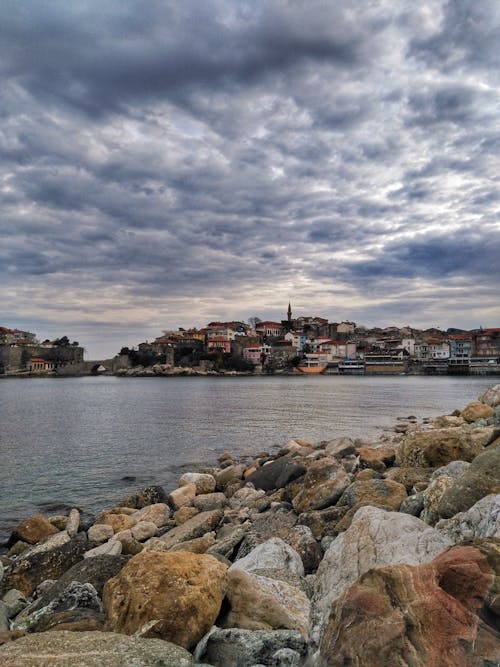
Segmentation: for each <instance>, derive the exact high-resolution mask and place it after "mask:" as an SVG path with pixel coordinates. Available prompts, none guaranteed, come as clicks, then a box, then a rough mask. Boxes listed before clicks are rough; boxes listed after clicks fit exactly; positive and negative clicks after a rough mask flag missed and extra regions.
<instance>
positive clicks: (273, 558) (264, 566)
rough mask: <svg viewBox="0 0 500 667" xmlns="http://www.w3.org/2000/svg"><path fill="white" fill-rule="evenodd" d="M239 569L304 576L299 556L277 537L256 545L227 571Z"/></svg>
mask: <svg viewBox="0 0 500 667" xmlns="http://www.w3.org/2000/svg"><path fill="white" fill-rule="evenodd" d="M235 569H240V570H246V571H247V572H255V571H256V570H284V571H286V572H292V573H293V574H298V575H299V576H301V577H303V576H304V565H303V564H302V559H301V557H300V556H299V554H298V553H297V552H296V551H295V549H292V547H291V546H290V545H288V544H287V543H286V542H284V541H283V540H282V539H281V538H279V537H272V538H271V539H269V540H266V541H265V542H262V544H259V545H257V546H256V547H255V548H254V549H252V551H250V553H248V554H247V555H246V556H244V557H243V558H240V559H238V560H237V561H235V562H234V563H233V564H232V565H231V567H230V568H229V571H231V570H235Z"/></svg>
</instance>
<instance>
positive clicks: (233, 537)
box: [207, 521, 250, 559]
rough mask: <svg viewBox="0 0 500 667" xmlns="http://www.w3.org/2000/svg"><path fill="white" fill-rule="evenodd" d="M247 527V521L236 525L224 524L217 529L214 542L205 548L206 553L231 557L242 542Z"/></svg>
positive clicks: (248, 525)
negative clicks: (217, 532) (221, 527)
mask: <svg viewBox="0 0 500 667" xmlns="http://www.w3.org/2000/svg"><path fill="white" fill-rule="evenodd" d="M249 527H250V522H249V521H247V522H246V523H244V524H240V525H236V526H234V525H231V526H224V527H223V529H220V530H219V534H218V535H217V541H216V542H215V544H214V545H213V546H212V547H209V548H208V549H207V553H209V554H212V555H214V556H215V555H220V556H224V557H225V558H228V559H232V558H233V556H234V553H235V552H236V550H237V549H238V547H239V546H240V544H241V543H242V541H243V539H244V537H245V535H246V533H247V531H248V529H249ZM224 529H225V530H224Z"/></svg>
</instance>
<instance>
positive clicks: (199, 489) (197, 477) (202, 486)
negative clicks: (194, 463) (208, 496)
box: [179, 472, 215, 495]
mask: <svg viewBox="0 0 500 667" xmlns="http://www.w3.org/2000/svg"><path fill="white" fill-rule="evenodd" d="M186 484H194V485H195V487H196V495H200V494H204V493H212V492H213V491H215V477H214V476H213V475H209V474H206V473H200V472H186V473H184V475H182V477H181V478H180V480H179V486H185V485H186Z"/></svg>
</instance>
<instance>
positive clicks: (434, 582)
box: [320, 547, 500, 667]
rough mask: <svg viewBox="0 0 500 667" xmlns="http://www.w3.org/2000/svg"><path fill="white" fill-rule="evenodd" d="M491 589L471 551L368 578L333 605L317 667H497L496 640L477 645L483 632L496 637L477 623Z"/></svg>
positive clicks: (489, 576)
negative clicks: (494, 666) (485, 666)
mask: <svg viewBox="0 0 500 667" xmlns="http://www.w3.org/2000/svg"><path fill="white" fill-rule="evenodd" d="M493 581H494V573H493V572H492V569H491V567H490V565H489V564H488V562H487V559H486V558H485V557H484V556H483V555H482V554H481V553H480V552H479V551H478V550H477V549H474V548H472V547H454V548H453V549H450V550H449V551H447V552H445V553H443V554H441V555H439V556H438V557H437V558H436V559H434V560H433V561H432V562H431V563H428V564H425V565H420V566H411V565H394V566H390V567H385V568H381V569H379V570H370V571H369V572H367V573H366V574H365V575H363V576H362V577H361V578H360V579H359V580H358V581H357V582H356V583H355V584H354V585H352V586H351V587H350V588H349V589H348V590H347V591H346V592H345V593H344V594H343V595H342V596H341V597H340V598H339V599H338V600H337V602H336V603H335V604H334V605H333V607H332V609H331V613H330V617H329V621H328V624H327V627H326V630H325V633H324V635H323V640H322V642H321V659H320V665H322V666H326V665H328V667H336V666H339V667H340V665H346V664H352V665H363V667H379V666H380V665H384V667H399V666H400V665H402V664H405V665H412V667H457V666H458V665H460V666H463V667H466V666H469V665H470V666H473V665H482V664H483V662H482V661H483V660H490V661H491V663H492V664H496V662H497V661H498V660H499V659H500V641H498V639H500V637H498V635H497V641H496V643H495V642H487V641H486V642H485V641H481V642H479V643H476V639H477V638H478V635H479V634H480V635H481V637H482V638H484V636H485V632H483V630H486V634H489V635H491V633H493V634H495V631H494V630H493V629H492V628H489V627H488V626H485V625H484V623H483V621H481V620H480V618H479V616H478V611H479V609H480V607H481V605H482V604H483V601H484V600H485V598H486V596H487V594H488V591H489V589H490V588H491V586H492V582H493ZM478 631H480V632H478ZM482 650H485V651H486V652H487V654H481V653H479V652H478V651H482Z"/></svg>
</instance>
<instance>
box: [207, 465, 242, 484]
mask: <svg viewBox="0 0 500 667" xmlns="http://www.w3.org/2000/svg"><path fill="white" fill-rule="evenodd" d="M245 469H246V466H245V465H244V464H243V463H239V464H235V465H230V466H228V467H227V468H224V470H221V471H220V472H218V473H217V474H216V475H215V481H216V483H217V487H216V488H217V489H218V490H219V491H224V489H225V488H226V486H228V484H232V483H233V482H236V481H238V480H241V478H242V477H243V473H244V472H245Z"/></svg>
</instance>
